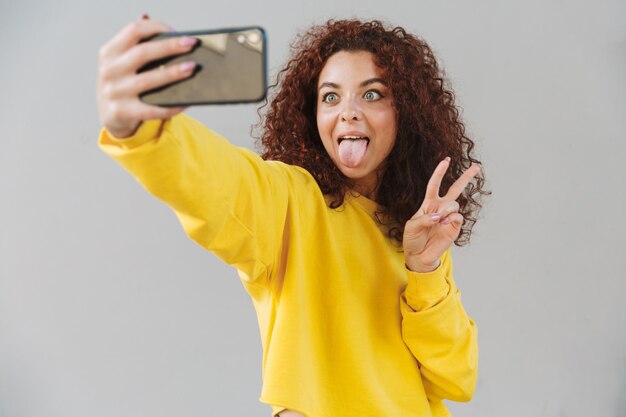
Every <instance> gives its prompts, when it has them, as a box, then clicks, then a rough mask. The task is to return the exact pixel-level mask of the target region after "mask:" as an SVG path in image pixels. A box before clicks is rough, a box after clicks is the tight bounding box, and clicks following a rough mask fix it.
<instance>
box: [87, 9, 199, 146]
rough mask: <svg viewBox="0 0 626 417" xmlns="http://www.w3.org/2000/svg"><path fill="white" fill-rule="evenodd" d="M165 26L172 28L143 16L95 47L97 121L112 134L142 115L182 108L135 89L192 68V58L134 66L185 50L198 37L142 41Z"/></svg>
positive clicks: (122, 133)
mask: <svg viewBox="0 0 626 417" xmlns="http://www.w3.org/2000/svg"><path fill="white" fill-rule="evenodd" d="M169 31H171V28H170V27H169V26H167V25H165V24H164V23H161V22H157V21H154V20H151V19H148V18H147V17H146V16H142V18H141V19H139V20H136V21H134V22H132V23H130V24H128V25H127V26H126V27H125V28H124V29H122V30H121V31H120V32H119V33H117V34H116V35H115V36H114V37H113V38H112V39H111V40H110V41H109V42H107V43H106V44H105V45H104V46H102V48H100V56H99V64H98V85H97V100H98V113H99V116H100V121H101V123H102V125H103V126H104V127H105V128H106V129H107V130H108V131H109V133H111V134H112V135H113V136H115V137H118V138H125V137H128V136H131V135H132V134H133V133H134V132H135V131H136V130H137V128H138V127H139V125H140V124H141V122H143V121H144V120H150V119H167V118H170V117H172V116H174V115H175V114H177V113H180V112H181V111H183V110H184V109H185V107H169V108H164V107H159V106H152V105H149V104H146V103H144V102H142V101H141V100H140V99H139V94H140V93H142V92H144V91H148V90H151V89H154V88H157V87H160V86H162V85H166V84H169V83H172V82H175V81H178V80H182V79H184V78H187V77H189V76H191V75H192V74H193V72H194V68H195V66H196V63H195V62H190V61H187V62H183V63H181V64H178V65H174V66H170V67H166V68H163V69H161V68H156V69H153V70H150V71H146V72H142V73H139V74H138V73H137V70H138V69H139V68H141V67H142V66H144V65H145V64H146V63H148V62H150V61H155V60H157V59H161V58H165V57H167V56H171V55H176V54H182V53H185V52H188V51H190V50H191V49H192V48H193V46H194V45H195V43H196V42H197V40H196V39H195V38H192V37H176V38H170V39H162V40H157V41H154V42H141V41H142V40H143V39H146V38H149V37H151V36H154V35H157V34H159V33H164V32H169Z"/></svg>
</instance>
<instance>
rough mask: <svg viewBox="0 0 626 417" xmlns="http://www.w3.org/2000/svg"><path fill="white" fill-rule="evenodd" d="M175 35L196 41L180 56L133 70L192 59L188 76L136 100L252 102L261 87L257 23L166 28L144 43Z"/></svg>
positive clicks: (263, 56)
mask: <svg viewBox="0 0 626 417" xmlns="http://www.w3.org/2000/svg"><path fill="white" fill-rule="evenodd" d="M176 36H191V37H194V38H196V39H198V40H199V42H198V43H197V44H196V45H195V46H194V48H193V49H192V50H191V51H189V52H187V53H185V54H182V55H175V56H170V57H167V58H164V59H160V60H158V61H153V62H150V63H148V64H146V65H144V66H143V67H142V68H140V69H139V70H138V72H143V71H148V70H152V69H155V68H160V67H163V66H168V65H175V64H178V63H181V62H184V61H194V62H196V64H197V66H196V69H195V70H194V73H193V75H191V76H190V77H189V78H186V79H184V80H180V81H176V82H174V83H171V84H168V85H165V86H162V87H159V88H156V89H154V90H150V91H146V92H143V93H141V94H140V95H139V97H140V98H141V100H142V101H144V102H145V103H148V104H154V105H158V106H164V107H173V106H193V105H199V104H228V103H254V102H258V101H261V100H263V99H264V98H265V95H266V91H267V47H266V43H267V42H266V36H265V30H263V28H261V27H258V26H251V27H241V28H232V29H217V30H204V31H191V32H170V33H164V34H160V35H157V36H154V37H152V38H150V39H148V40H147V41H146V42H152V41H155V40H157V39H165V38H171V37H176Z"/></svg>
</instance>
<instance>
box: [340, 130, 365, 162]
mask: <svg viewBox="0 0 626 417" xmlns="http://www.w3.org/2000/svg"><path fill="white" fill-rule="evenodd" d="M338 142H339V160H340V161H341V163H342V164H343V165H345V166H347V167H350V168H356V167H357V166H359V165H360V164H361V163H362V162H363V160H364V159H365V152H366V151H367V146H368V145H369V143H370V139H369V138H368V137H367V136H356V135H343V136H340V137H339V139H338Z"/></svg>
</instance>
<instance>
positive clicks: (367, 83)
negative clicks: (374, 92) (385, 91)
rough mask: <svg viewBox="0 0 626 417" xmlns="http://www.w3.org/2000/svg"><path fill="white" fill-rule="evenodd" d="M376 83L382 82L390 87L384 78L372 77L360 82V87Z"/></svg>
mask: <svg viewBox="0 0 626 417" xmlns="http://www.w3.org/2000/svg"><path fill="white" fill-rule="evenodd" d="M375 83H381V84H382V85H384V86H385V87H388V85H387V82H386V81H385V80H383V79H382V78H370V79H368V80H365V81H363V82H362V83H361V84H359V87H365V86H366V85H370V84H375Z"/></svg>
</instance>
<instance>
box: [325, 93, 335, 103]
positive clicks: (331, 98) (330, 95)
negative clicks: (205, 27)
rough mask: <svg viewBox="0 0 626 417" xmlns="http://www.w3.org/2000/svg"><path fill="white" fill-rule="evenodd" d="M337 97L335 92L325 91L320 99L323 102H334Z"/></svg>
mask: <svg viewBox="0 0 626 417" xmlns="http://www.w3.org/2000/svg"><path fill="white" fill-rule="evenodd" d="M338 99H339V97H338V96H337V94H335V93H327V94H324V97H323V98H322V101H323V102H324V103H334V102H336V101H337V100H338Z"/></svg>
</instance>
